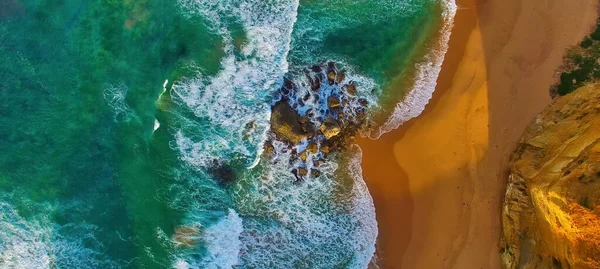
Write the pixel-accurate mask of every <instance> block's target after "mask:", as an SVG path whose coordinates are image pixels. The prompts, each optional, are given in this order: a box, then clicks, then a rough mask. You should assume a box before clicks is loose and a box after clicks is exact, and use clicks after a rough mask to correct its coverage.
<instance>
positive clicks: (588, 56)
mask: <svg viewBox="0 0 600 269" xmlns="http://www.w3.org/2000/svg"><path fill="white" fill-rule="evenodd" d="M598 59H600V19H599V20H598V23H597V24H596V29H595V30H594V32H593V33H591V34H590V35H588V36H587V37H585V39H584V40H583V41H582V42H581V43H580V44H579V45H578V46H575V47H573V48H571V49H570V50H569V51H568V53H567V56H566V57H565V59H564V63H563V66H562V67H561V70H560V72H561V74H560V81H559V82H558V83H557V84H555V85H554V86H553V87H552V89H551V94H552V96H562V95H565V94H568V93H570V92H572V91H574V90H575V89H577V88H579V87H581V86H583V85H586V84H587V83H588V82H590V81H594V80H596V79H599V78H600V61H598Z"/></svg>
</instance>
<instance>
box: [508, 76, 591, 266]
mask: <svg viewBox="0 0 600 269" xmlns="http://www.w3.org/2000/svg"><path fill="white" fill-rule="evenodd" d="M502 228H503V235H502V239H501V245H500V248H501V252H502V260H503V263H504V265H505V267H506V268H510V269H517V268H578V269H588V268H589V269H592V268H600V85H598V84H596V85H590V86H585V87H582V88H580V89H578V90H576V91H575V92H573V93H571V94H569V95H566V96H563V97H560V98H558V99H557V100H556V101H555V103H554V104H552V105H551V106H550V107H549V108H547V109H546V110H545V111H544V112H542V113H541V114H540V115H538V117H537V118H536V119H535V121H534V122H533V123H532V124H531V125H530V126H529V128H528V129H527V131H526V133H525V135H524V136H523V138H522V140H521V142H520V144H519V146H518V148H517V150H516V151H515V153H514V154H513V156H512V160H511V164H510V176H509V181H508V186H507V190H506V196H505V198H504V207H503V210H502Z"/></svg>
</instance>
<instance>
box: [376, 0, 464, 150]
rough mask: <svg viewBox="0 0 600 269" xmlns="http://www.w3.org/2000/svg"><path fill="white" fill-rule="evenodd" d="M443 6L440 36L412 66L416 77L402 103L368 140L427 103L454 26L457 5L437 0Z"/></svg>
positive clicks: (400, 123) (415, 114)
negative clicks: (414, 67)
mask: <svg viewBox="0 0 600 269" xmlns="http://www.w3.org/2000/svg"><path fill="white" fill-rule="evenodd" d="M441 4H442V7H443V9H444V10H443V12H442V17H443V20H444V23H443V27H442V29H441V30H440V34H441V37H440V39H439V40H438V44H437V46H436V48H435V49H433V50H432V51H431V52H429V53H428V54H427V56H425V60H424V61H423V62H421V63H418V64H417V65H416V68H417V75H416V79H415V84H414V85H413V88H412V89H411V91H410V92H409V93H408V94H407V95H406V97H405V98H404V100H402V101H401V102H399V103H398V104H396V107H395V109H394V112H393V113H392V115H391V116H390V117H389V118H388V120H387V121H386V122H385V123H384V124H383V125H382V126H381V127H379V130H378V131H377V132H375V133H372V134H371V135H370V138H371V139H377V138H379V137H380V136H381V135H382V134H384V133H387V132H390V131H392V130H394V129H396V128H398V127H400V125H402V124H403V123H405V122H407V121H408V120H410V119H412V118H415V117H417V116H419V115H420V114H421V113H422V112H423V110H425V106H426V105H427V104H428V103H429V100H431V97H432V96H433V92H434V91H435V87H436V85H437V78H438V76H439V74H440V71H441V70H442V63H443V62H444V57H445V55H446V52H447V51H448V42H449V41H450V35H451V33H452V27H453V26H454V16H455V15H456V10H457V6H456V3H455V1H454V0H441Z"/></svg>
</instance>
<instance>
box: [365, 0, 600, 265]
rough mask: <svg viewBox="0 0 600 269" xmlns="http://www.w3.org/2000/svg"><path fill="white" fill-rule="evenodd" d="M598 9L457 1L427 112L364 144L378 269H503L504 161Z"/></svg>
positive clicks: (586, 4)
mask: <svg viewBox="0 0 600 269" xmlns="http://www.w3.org/2000/svg"><path fill="white" fill-rule="evenodd" d="M596 5H597V0H578V1H571V0H539V1H522V0H487V1H478V0H464V1H459V8H460V9H459V11H458V13H457V17H456V20H455V28H454V30H453V34H452V38H451V40H450V49H449V52H448V54H447V57H446V61H445V62H444V66H443V68H442V73H441V74H440V78H439V80H438V87H437V89H436V92H435V94H434V98H433V100H432V101H431V102H430V104H429V105H428V106H427V108H426V110H425V112H424V113H423V114H422V115H421V116H419V117H417V118H416V119H413V120H411V121H409V122H408V123H406V124H404V125H403V126H402V127H401V128H399V129H398V130H395V131H394V132H392V133H389V134H386V135H384V136H382V137H381V138H380V139H379V140H375V141H373V140H368V139H361V140H359V144H360V146H361V148H362V149H363V174H364V177H365V180H366V181H367V185H368V186H369V189H370V191H371V194H372V196H373V199H374V202H375V207H376V211H377V220H378V222H379V239H378V258H379V259H380V261H379V264H380V265H381V267H382V268H384V269H385V268H409V269H413V268H415V269H418V268H425V269H430V268H466V269H469V268H486V269H488V268H500V267H501V264H500V257H499V248H498V240H499V236H500V209H501V203H502V197H503V192H504V188H505V183H506V176H507V171H506V170H507V163H508V158H509V156H510V154H511V152H512V151H513V149H514V148H515V146H516V144H517V142H518V141H519V139H520V137H521V135H522V133H523V131H524V130H525V128H526V126H527V125H528V124H529V123H530V122H531V120H532V119H533V118H534V117H535V115H536V114H537V113H539V112H540V111H541V110H542V109H543V108H544V107H545V106H546V105H547V104H548V103H549V102H550V97H549V95H548V90H549V87H550V85H551V84H553V82H554V81H555V80H554V79H555V71H554V70H556V69H557V68H558V66H559V65H560V63H561V62H562V57H563V56H564V53H565V50H566V48H568V47H569V46H572V45H575V44H577V43H578V42H579V41H580V40H582V39H583V37H584V36H585V34H587V33H588V32H589V31H590V30H591V28H592V27H593V25H594V24H595V20H596V16H597V15H596V14H597V7H596Z"/></svg>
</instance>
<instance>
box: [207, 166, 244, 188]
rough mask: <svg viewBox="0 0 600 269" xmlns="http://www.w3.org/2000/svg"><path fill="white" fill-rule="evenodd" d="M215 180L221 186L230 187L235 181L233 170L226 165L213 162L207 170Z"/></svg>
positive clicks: (235, 176) (235, 175)
mask: <svg viewBox="0 0 600 269" xmlns="http://www.w3.org/2000/svg"><path fill="white" fill-rule="evenodd" d="M208 171H209V172H210V173H211V174H213V176H214V177H215V178H216V180H217V183H219V185H221V186H230V185H231V184H233V183H234V182H235V181H236V179H237V174H236V172H235V169H234V168H233V167H231V165H229V164H226V163H219V162H217V161H214V162H213V166H212V167H210V168H209V169H208Z"/></svg>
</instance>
